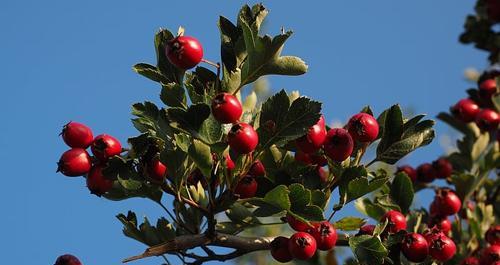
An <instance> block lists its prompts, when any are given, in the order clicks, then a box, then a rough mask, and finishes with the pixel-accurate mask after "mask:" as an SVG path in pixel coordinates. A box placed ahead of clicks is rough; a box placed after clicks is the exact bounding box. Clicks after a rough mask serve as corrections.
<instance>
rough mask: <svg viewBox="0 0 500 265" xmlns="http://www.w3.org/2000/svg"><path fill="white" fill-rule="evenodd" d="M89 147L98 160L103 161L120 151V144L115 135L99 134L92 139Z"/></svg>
mask: <svg viewBox="0 0 500 265" xmlns="http://www.w3.org/2000/svg"><path fill="white" fill-rule="evenodd" d="M90 149H91V150H92V154H94V156H95V157H96V158H97V159H99V161H102V162H105V161H107V160H108V159H109V158H111V157H113V156H115V155H119V154H120V153H121V152H122V145H121V144H120V142H119V141H118V140H117V139H116V138H115V137H113V136H111V135H107V134H101V135H98V136H97V137H96V138H95V139H94V142H93V143H92V146H91V147H90Z"/></svg>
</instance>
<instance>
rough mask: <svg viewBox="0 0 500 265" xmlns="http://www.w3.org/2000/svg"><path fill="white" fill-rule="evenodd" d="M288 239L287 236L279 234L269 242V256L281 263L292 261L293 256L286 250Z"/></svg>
mask: <svg viewBox="0 0 500 265" xmlns="http://www.w3.org/2000/svg"><path fill="white" fill-rule="evenodd" d="M288 241H289V239H288V238H286V237H282V236H279V237H276V238H275V239H274V240H273V241H272V242H271V256H273V258H274V259H275V260H276V261H278V262H281V263H286V262H290V261H292V259H293V257H292V254H291V253H290V251H289V250H288Z"/></svg>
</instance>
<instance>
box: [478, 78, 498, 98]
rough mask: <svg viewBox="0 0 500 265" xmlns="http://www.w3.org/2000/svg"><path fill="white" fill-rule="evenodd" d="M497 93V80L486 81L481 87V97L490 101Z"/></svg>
mask: <svg viewBox="0 0 500 265" xmlns="http://www.w3.org/2000/svg"><path fill="white" fill-rule="evenodd" d="M496 92H497V82H496V81H495V79H486V80H484V81H483V82H481V84H480V85H479V96H481V97H482V98H484V99H489V98H491V96H493V95H494V94H495V93H496Z"/></svg>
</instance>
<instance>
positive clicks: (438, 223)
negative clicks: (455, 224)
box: [429, 217, 451, 235]
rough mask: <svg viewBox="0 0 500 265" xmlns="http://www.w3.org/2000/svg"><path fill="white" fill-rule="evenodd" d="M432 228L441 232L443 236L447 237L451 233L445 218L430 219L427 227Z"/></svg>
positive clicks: (448, 221) (449, 223)
mask: <svg viewBox="0 0 500 265" xmlns="http://www.w3.org/2000/svg"><path fill="white" fill-rule="evenodd" d="M433 226H435V227H436V228H438V229H439V230H441V232H443V233H444V234H445V235H448V234H449V233H450V231H451V222H450V220H448V218H446V217H435V218H432V219H431V221H430V223H429V227H433Z"/></svg>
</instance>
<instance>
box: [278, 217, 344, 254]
mask: <svg viewBox="0 0 500 265" xmlns="http://www.w3.org/2000/svg"><path fill="white" fill-rule="evenodd" d="M286 220H287V222H288V224H289V225H290V227H291V228H292V229H294V230H295V231H297V232H296V233H294V234H293V235H292V236H291V237H290V238H286V237H283V236H279V237H276V238H275V239H274V240H273V241H272V242H271V255H272V256H273V258H274V259H275V260H277V261H279V262H282V263H285V262H289V261H292V260H293V259H298V260H307V259H310V258H312V257H313V256H314V254H315V253H316V250H318V249H319V250H323V251H328V250H331V249H333V248H334V247H335V243H336V242H337V230H335V227H333V225H332V224H331V223H330V222H328V221H322V222H317V223H311V224H307V223H304V222H302V221H300V220H297V219H295V218H294V217H293V216H291V215H287V217H286Z"/></svg>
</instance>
